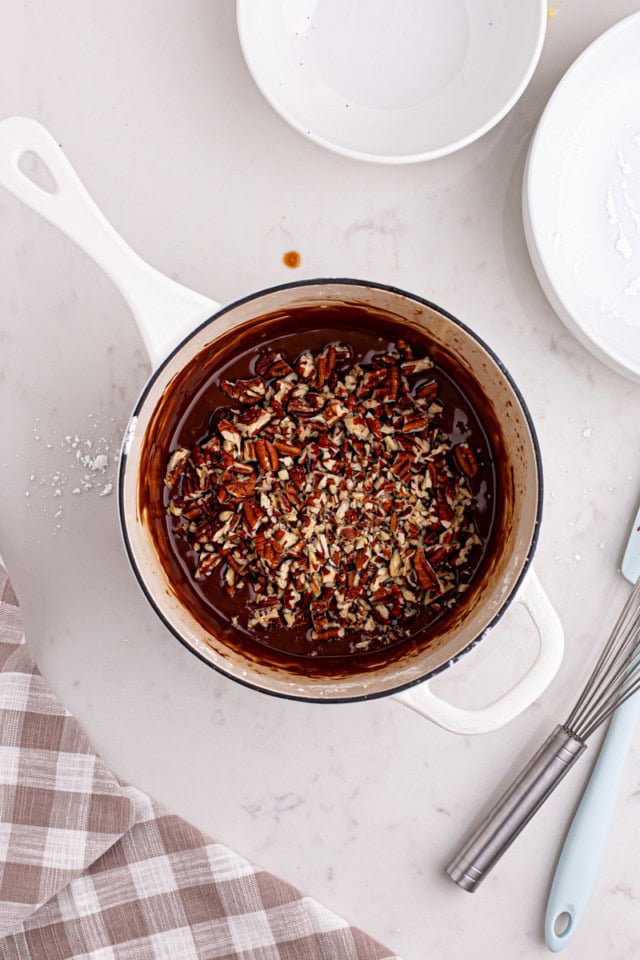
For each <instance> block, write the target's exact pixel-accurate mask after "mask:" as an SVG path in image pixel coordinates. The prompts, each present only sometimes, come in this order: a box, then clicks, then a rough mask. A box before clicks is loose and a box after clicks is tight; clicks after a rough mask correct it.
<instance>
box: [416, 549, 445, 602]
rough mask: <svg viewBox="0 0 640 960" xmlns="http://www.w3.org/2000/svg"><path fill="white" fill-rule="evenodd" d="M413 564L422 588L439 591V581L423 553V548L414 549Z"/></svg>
mask: <svg viewBox="0 0 640 960" xmlns="http://www.w3.org/2000/svg"><path fill="white" fill-rule="evenodd" d="M413 565H414V568H415V571H416V576H417V577H418V581H419V583H420V586H421V587H422V589H423V590H426V591H427V592H428V591H430V590H438V592H440V581H439V580H438V575H437V574H436V572H435V570H434V569H433V567H432V566H431V564H430V563H429V561H428V560H427V558H426V557H425V555H424V551H423V550H416V552H415V553H414V555H413Z"/></svg>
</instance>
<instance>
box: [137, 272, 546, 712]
mask: <svg viewBox="0 0 640 960" xmlns="http://www.w3.org/2000/svg"><path fill="white" fill-rule="evenodd" d="M341 284H342V285H343V286H345V287H364V288H368V289H372V290H385V291H387V292H388V293H393V294H398V296H401V297H405V298H406V299H408V300H413V301H414V302H416V303H420V304H422V305H423V306H425V307H429V308H430V309H432V310H435V311H436V312H437V313H440V314H442V316H444V317H446V318H447V319H448V320H450V321H451V322H452V323H454V324H456V326H458V327H460V329H461V330H464V332H465V333H466V334H467V335H468V336H470V337H472V338H473V339H474V340H475V341H476V343H478V344H479V345H480V346H481V347H482V349H483V350H485V351H486V352H487V354H488V355H489V356H490V357H491V359H492V360H493V361H494V363H495V364H496V365H497V366H498V367H499V369H500V370H501V372H502V373H503V374H504V376H505V378H506V380H507V381H508V383H509V385H510V386H511V389H512V390H513V392H514V393H515V395H516V397H517V398H518V401H519V403H520V406H521V408H522V411H523V413H524V416H525V419H526V421H527V425H528V427H529V432H530V434H531V441H532V444H533V449H534V451H535V458H536V471H537V476H538V502H537V504H536V518H535V524H534V528H533V534H532V537H531V543H530V545H529V549H528V551H527V556H526V558H525V560H524V563H523V565H522V570H521V571H520V574H519V576H518V578H517V580H516V582H515V583H514V585H513V587H512V589H511V591H510V593H509V596H508V597H507V598H506V599H505V600H504V602H503V604H502V606H501V607H500V609H499V610H498V612H497V613H496V614H495V616H494V617H493V618H492V620H491V621H490V623H488V624H487V625H486V626H485V627H484V628H483V630H482V632H481V633H480V634H479V635H478V636H477V637H475V638H474V639H473V640H471V641H470V642H469V643H468V644H467V646H466V647H464V649H463V650H460V651H459V652H458V653H457V654H455V656H453V657H450V658H449V659H448V660H447V661H446V662H445V663H443V664H441V665H440V666H439V667H436V668H435V669H433V670H430V671H428V672H427V673H424V674H423V675H422V676H420V677H417V678H416V679H414V680H411V681H409V682H408V683H402V684H398V686H396V687H392V688H390V689H388V690H379V691H373V692H370V693H369V692H367V693H363V694H358V695H356V696H344V697H325V698H322V697H314V696H305V695H303V694H297V693H296V694H293V693H284V692H281V691H277V690H270V689H268V687H263V686H261V685H260V684H259V683H257V682H251V681H249V680H246V679H244V678H243V677H237V676H235V675H234V674H233V673H231V672H228V671H227V670H225V669H224V667H222V666H220V665H219V664H215V663H211V661H210V660H208V659H207V657H205V656H204V655H203V654H201V653H200V652H199V651H198V650H196V649H195V648H194V647H193V646H192V645H191V644H190V643H189V641H188V640H186V639H185V638H184V637H183V636H182V635H181V634H180V632H179V630H177V629H176V628H175V627H174V626H173V624H172V623H171V622H170V621H169V619H168V618H167V617H166V616H165V614H164V612H163V611H162V609H161V607H160V606H159V605H158V604H157V603H156V601H155V599H154V597H153V596H152V594H151V593H150V591H149V590H148V588H147V585H146V583H145V581H144V578H143V576H142V573H141V571H140V570H139V568H138V563H137V561H136V558H135V555H134V552H133V548H132V546H131V543H130V540H129V536H128V532H127V521H126V517H125V510H124V495H123V494H124V481H125V474H126V471H127V462H128V454H127V450H126V449H124V448H123V450H122V452H121V455H120V465H119V475H118V513H119V517H120V529H121V531H122V537H123V539H124V545H125V549H126V551H127V555H128V557H129V562H130V564H131V567H132V569H133V572H134V574H135V577H136V579H137V581H138V583H139V584H140V587H141V589H142V592H143V593H144V595H145V596H146V598H147V600H148V601H149V603H150V604H151V606H152V607H153V609H154V610H155V612H156V613H157V615H158V616H159V617H160V619H161V620H162V622H163V623H164V625H165V626H166V627H167V629H168V630H169V631H170V632H171V633H172V634H173V635H174V636H175V637H176V639H177V640H179V641H180V643H181V644H182V645H183V646H184V647H186V648H187V650H189V651H190V652H191V653H192V654H194V655H195V656H196V657H198V659H200V660H202V662H203V663H206V664H207V666H209V667H212V668H213V669H214V670H216V671H217V672H218V673H221V674H222V675H223V676H225V677H229V679H231V680H235V681H236V683H240V684H242V686H244V687H249V688H250V689H252V690H259V691H260V692H261V693H267V694H270V695H271V696H274V697H280V698H282V699H284V700H301V701H304V702H306V703H355V702H357V701H359V700H375V699H378V698H379V697H389V696H392V695H393V694H394V693H400V692H401V691H403V690H408V689H410V688H411V687H414V686H417V685H418V684H419V683H424V681H425V680H429V679H430V678H432V677H435V676H437V675H438V674H439V673H442V672H443V671H444V670H446V669H447V668H448V667H450V666H452V665H453V664H454V663H457V662H458V660H460V659H461V658H462V657H463V656H465V654H467V653H469V652H470V651H471V650H473V649H474V648H475V647H476V646H477V645H478V644H479V643H480V641H481V640H482V638H483V637H484V636H486V634H487V633H488V631H490V630H491V629H492V628H493V627H495V625H496V624H497V623H498V621H499V620H500V619H501V618H502V616H503V614H504V613H505V611H506V610H507V608H508V607H509V605H510V603H511V601H512V600H513V598H514V596H515V595H516V593H517V591H518V588H519V586H520V584H521V583H522V580H523V579H524V576H525V574H526V572H527V570H528V569H529V565H530V563H531V560H532V558H533V555H534V553H535V549H536V546H537V543H538V535H539V531H540V522H541V520H542V500H543V492H544V486H543V479H542V458H541V454H540V446H539V444H538V438H537V436H536V431H535V427H534V425H533V421H532V419H531V414H530V413H529V409H528V407H527V405H526V403H525V401H524V398H523V396H522V394H521V393H520V390H519V389H518V387H517V386H516V384H515V382H514V380H513V377H512V376H511V374H510V373H509V371H508V370H507V368H506V367H505V365H504V364H503V363H502V361H501V360H500V358H499V357H498V356H496V354H495V353H494V352H493V350H492V349H491V347H489V346H488V345H487V344H486V343H485V342H484V340H482V338H481V337H479V336H478V335H477V333H475V332H474V331H473V330H471V329H470V328H469V327H468V326H466V324H464V323H462V322H461V321H460V320H458V318H457V317H454V316H453V315H452V314H451V313H449V312H448V311H447V310H443V309H442V307H439V306H438V305H437V304H435V303H432V302H431V301H430V300H426V299H425V298H424V297H419V296H417V294H414V293H408V292H407V291H406V290H401V289H400V288H399V287H394V286H391V285H390V284H386V283H375V282H373V281H370V280H354V279H352V278H349V277H328V278H324V277H322V278H318V279H312V280H294V281H292V282H290V283H281V284H278V285H277V286H274V287H267V288H265V289H264V290H259V291H258V292H256V293H250V294H249V295H248V296H246V297H241V298H240V299H239V300H234V301H233V303H229V304H227V305H226V306H224V307H221V308H220V310H218V311H217V312H216V313H214V314H213V316H211V317H209V318H208V319H207V320H204V321H203V322H202V323H201V324H199V325H198V326H197V327H195V328H194V329H193V330H192V332H191V333H189V334H188V335H187V336H186V337H184V338H183V339H182V340H181V341H180V343H179V344H178V345H177V346H176V347H174V349H173V350H172V351H171V353H169V354H168V355H167V357H166V358H165V359H164V360H163V361H162V363H161V364H160V366H159V367H158V368H157V369H156V370H154V372H153V373H152V375H151V377H150V378H149V380H148V381H147V383H146V384H145V386H144V389H143V390H142V393H141V394H140V397H139V398H138V401H137V403H136V405H135V408H134V410H133V412H132V414H131V418H130V421H129V423H130V424H131V422H132V421H134V420H135V418H136V417H138V415H139V413H140V411H141V410H142V407H143V406H144V404H145V401H146V398H147V396H148V394H149V391H150V390H151V388H152V386H153V385H154V383H155V382H156V380H157V379H158V378H160V377H161V376H162V373H163V371H164V369H165V367H166V366H167V364H168V363H169V361H170V360H171V359H172V358H173V357H174V356H175V354H176V353H178V352H179V351H180V350H181V349H182V347H183V346H184V345H185V344H186V343H187V342H188V341H189V340H191V339H192V338H193V337H194V336H195V335H196V334H197V333H199V332H200V331H201V330H203V329H204V328H205V327H207V326H209V325H210V324H213V323H215V321H216V320H218V319H219V318H220V317H223V316H224V315H225V314H227V313H229V312H230V311H232V310H235V309H236V307H239V306H241V305H242V304H244V303H250V302H251V301H252V300H257V299H259V298H260V297H264V296H266V295H268V294H271V293H276V292H278V291H280V290H291V289H296V288H299V287H322V286H328V285H331V286H339V285H341ZM302 682H303V681H302ZM328 682H329V681H328Z"/></svg>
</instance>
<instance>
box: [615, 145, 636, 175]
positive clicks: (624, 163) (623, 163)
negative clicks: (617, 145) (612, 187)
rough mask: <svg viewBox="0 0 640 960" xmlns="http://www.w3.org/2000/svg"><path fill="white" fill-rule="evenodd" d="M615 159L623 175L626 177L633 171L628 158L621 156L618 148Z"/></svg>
mask: <svg viewBox="0 0 640 960" xmlns="http://www.w3.org/2000/svg"><path fill="white" fill-rule="evenodd" d="M617 159H618V166H619V167H620V169H621V170H622V172H623V174H624V175H625V177H628V176H629V174H630V173H633V166H632V165H631V164H630V163H629V161H628V160H626V159H625V157H623V156H622V154H621V153H620V151H619V150H618V157H617Z"/></svg>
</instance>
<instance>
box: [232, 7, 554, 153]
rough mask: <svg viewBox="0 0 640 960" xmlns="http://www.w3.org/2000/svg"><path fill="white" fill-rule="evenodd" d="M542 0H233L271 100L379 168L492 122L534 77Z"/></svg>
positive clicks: (450, 145)
mask: <svg viewBox="0 0 640 960" xmlns="http://www.w3.org/2000/svg"><path fill="white" fill-rule="evenodd" d="M546 6H547V5H546V0H238V4H237V17H238V31H239V35H240V43H241V46H242V50H243V53H244V56H245V59H246V61H247V65H248V67H249V69H250V71H251V73H252V75H253V78H254V80H255V81H256V83H257V85H258V87H259V88H260V90H261V91H262V93H263V94H264V96H265V97H266V99H267V100H268V101H269V103H270V104H271V105H272V106H273V107H274V108H275V109H276V110H277V111H278V113H280V114H281V116H283V117H284V119H285V120H287V121H288V122H289V123H290V124H291V125H292V126H293V127H295V128H296V129H297V130H299V131H300V132H301V133H303V134H305V136H307V137H310V138H311V139H312V140H315V141H316V143H320V144H322V145H323V146H325V147H328V148H329V149H331V150H335V151H337V152H338V153H342V154H346V155H347V156H350V157H356V158H358V159H362V160H372V161H377V162H380V163H410V162H412V161H415V160H428V159H431V158H434V157H440V156H443V155H444V154H446V153H451V152H452V151H453V150H457V149H459V148H460V147H463V146H465V145H466V144H468V143H471V142H472V141H473V140H475V139H476V138H477V137H479V136H481V135H482V134H483V133H485V132H486V131H487V130H489V129H490V128H491V127H492V126H494V124H496V123H497V122H498V121H499V120H500V119H502V117H504V115H505V114H506V113H507V111H508V110H510V109H511V107H512V106H513V105H514V103H515V102H516V100H518V98H519V97H520V95H521V94H522V92H523V90H524V89H525V87H526V85H527V83H528V82H529V80H530V79H531V75H532V73H533V71H534V69H535V66H536V64H537V62H538V58H539V56H540V51H541V49H542V43H543V40H544V33H545V27H546V20H547V9H546Z"/></svg>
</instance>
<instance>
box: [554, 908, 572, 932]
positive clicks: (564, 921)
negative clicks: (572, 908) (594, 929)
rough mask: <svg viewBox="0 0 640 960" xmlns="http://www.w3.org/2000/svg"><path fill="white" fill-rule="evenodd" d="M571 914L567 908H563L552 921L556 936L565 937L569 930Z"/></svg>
mask: <svg viewBox="0 0 640 960" xmlns="http://www.w3.org/2000/svg"><path fill="white" fill-rule="evenodd" d="M571 920H572V917H571V914H570V913H569V911H568V910H563V911H562V913H559V914H558V916H557V917H556V918H555V920H554V921H553V932H554V933H555V935H556V937H566V936H567V935H568V933H569V931H570V930H571Z"/></svg>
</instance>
